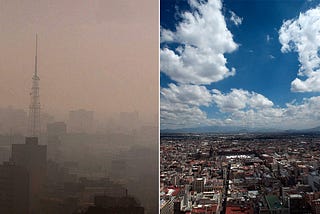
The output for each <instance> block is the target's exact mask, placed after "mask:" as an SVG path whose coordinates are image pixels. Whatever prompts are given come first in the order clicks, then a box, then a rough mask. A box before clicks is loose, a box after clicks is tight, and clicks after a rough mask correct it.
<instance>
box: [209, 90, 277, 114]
mask: <svg viewBox="0 0 320 214" xmlns="http://www.w3.org/2000/svg"><path fill="white" fill-rule="evenodd" d="M212 92H213V95H212V96H213V101H214V102H215V103H216V104H217V106H218V107H219V109H220V111H222V112H235V111H239V110H241V109H244V108H246V107H248V108H254V109H261V108H269V107H272V106H273V103H272V101H270V100H269V99H268V98H266V97H264V96H263V95H261V94H257V93H255V92H249V91H246V90H242V89H231V92H230V93H228V94H222V93H221V92H220V91H218V90H213V91H212Z"/></svg>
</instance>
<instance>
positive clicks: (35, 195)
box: [11, 137, 47, 210]
mask: <svg viewBox="0 0 320 214" xmlns="http://www.w3.org/2000/svg"><path fill="white" fill-rule="evenodd" d="M11 161H12V162H14V163H15V164H16V165H17V166H22V167H25V168H26V169H27V171H28V173H29V178H30V182H29V190H30V208H31V210H32V209H33V208H34V207H36V206H37V203H38V201H39V198H40V196H41V193H42V192H43V190H44V185H45V182H46V174H47V146H46V145H39V144H38V138H37V137H27V138H26V143H25V144H12V154H11Z"/></svg>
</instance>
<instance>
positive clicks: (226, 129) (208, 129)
mask: <svg viewBox="0 0 320 214" xmlns="http://www.w3.org/2000/svg"><path fill="white" fill-rule="evenodd" d="M160 132H161V133H320V126H317V127H314V128H310V129H289V130H281V129H275V128H248V127H237V126H203V127H196V128H180V129H161V131H160Z"/></svg>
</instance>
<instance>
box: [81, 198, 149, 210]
mask: <svg viewBox="0 0 320 214" xmlns="http://www.w3.org/2000/svg"><path fill="white" fill-rule="evenodd" d="M106 213H113V214H144V208H143V207H141V206H140V205H139V204H138V203H137V201H136V200H135V199H134V198H133V197H128V196H125V197H110V196H95V198H94V206H90V207H89V208H88V210H87V211H86V212H85V214H106Z"/></svg>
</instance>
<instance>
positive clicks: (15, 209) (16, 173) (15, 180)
mask: <svg viewBox="0 0 320 214" xmlns="http://www.w3.org/2000/svg"><path fill="white" fill-rule="evenodd" d="M0 181H1V182H0V213H13V214H29V173H28V171H27V169H26V168H24V167H22V166H17V165H16V164H15V163H13V162H4V163H3V164H2V165H0Z"/></svg>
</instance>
